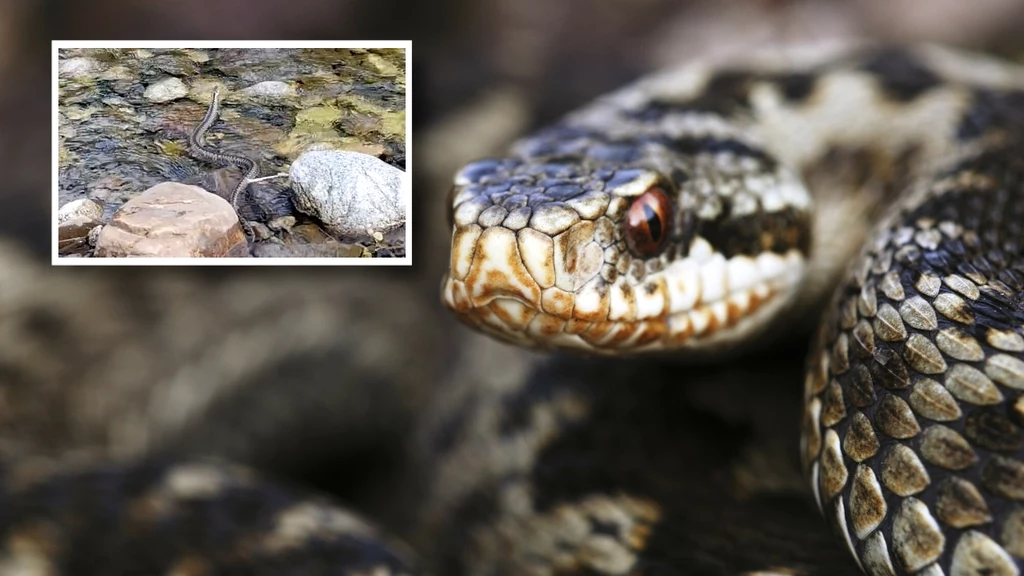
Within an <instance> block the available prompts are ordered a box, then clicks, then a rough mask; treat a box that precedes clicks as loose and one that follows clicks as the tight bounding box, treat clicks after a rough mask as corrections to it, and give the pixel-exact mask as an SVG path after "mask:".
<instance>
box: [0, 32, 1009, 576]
mask: <svg viewBox="0 0 1024 576" xmlns="http://www.w3.org/2000/svg"><path fill="white" fill-rule="evenodd" d="M208 116H209V114H208ZM1022 135H1024V70H1022V69H1021V68H1019V67H1017V66H1015V65H1013V64H1010V63H1006V62H1002V61H997V60H995V59H992V58H988V57H983V56H977V55H972V54H965V53H961V52H956V51H951V50H947V49H942V48H938V47H933V46H915V47H902V48H895V47H875V46H870V45H868V46H853V47H849V46H843V47H831V46H819V47H815V48H813V49H809V50H808V49H802V50H795V51H788V50H786V51H782V52H779V53H775V52H772V53H767V52H766V53H763V54H754V55H751V56H750V57H749V58H747V59H745V60H744V61H742V62H738V63H737V62H733V63H714V64H709V63H687V64H685V65H683V66H681V67H680V68H678V69H674V70H669V71H666V72H663V73H659V74H657V75H654V76H651V77H649V78H645V79H643V80H641V81H640V82H638V83H637V84H635V85H632V86H629V87H626V88H624V89H622V90H620V91H618V92H616V93H613V94H611V95H609V96H607V97H604V98H602V99H599V100H598V101H596V102H595V103H593V104H591V105H588V106H586V107H584V108H581V109H580V110H579V111H577V112H574V113H572V114H570V115H569V116H567V117H566V118H565V119H564V120H562V121H560V122H558V123H556V124H555V125H553V126H551V127H549V128H545V129H542V130H540V131H538V132H537V133H535V134H534V135H532V136H529V137H527V138H525V139H524V140H522V141H520V142H519V143H518V144H516V145H515V146H514V147H513V149H512V152H511V153H510V155H509V156H508V157H506V158H500V159H489V160H481V161H478V162H474V163H472V164H470V165H468V166H467V167H466V168H464V169H463V170H461V171H460V172H459V173H458V174H457V175H456V177H455V187H454V189H453V192H452V194H451V196H450V198H451V202H452V206H451V223H452V228H451V231H452V250H451V256H450V259H449V265H448V268H449V271H448V274H447V275H446V277H445V280H444V283H443V289H442V294H443V298H442V299H443V301H444V303H445V305H446V306H447V307H448V308H451V309H453V310H454V311H455V312H456V313H457V316H458V317H459V318H460V319H461V320H463V322H465V323H467V324H469V325H471V326H473V327H475V328H478V329H479V330H481V331H484V332H486V333H487V334H488V335H486V336H485V335H478V334H476V333H474V332H473V331H470V330H465V329H460V328H461V327H458V326H450V327H449V328H446V326H448V325H447V324H446V322H444V320H445V318H444V317H443V316H441V315H440V313H441V311H440V310H438V316H437V317H436V318H435V317H434V315H433V310H434V309H435V308H437V306H436V302H437V298H436V283H434V282H427V283H421V282H419V281H418V280H416V281H414V280H412V277H411V276H409V275H402V274H392V275H385V274H383V273H376V272H370V271H366V272H364V273H362V274H355V273H354V272H353V274H351V275H350V276H347V277H345V278H327V277H325V276H323V275H313V274H296V275H294V276H288V277H286V276H282V275H273V274H267V273H263V272H261V273H262V274H263V276H260V277H258V278H257V277H256V273H255V272H254V273H253V275H250V276H239V277H237V278H233V277H231V275H221V276H213V275H200V274H199V273H198V272H197V273H195V274H189V275H177V276H171V275H170V274H163V273H152V272H150V273H147V274H145V275H129V274H130V273H127V272H126V273H124V274H118V275H115V274H113V273H112V271H109V270H106V271H101V272H103V273H102V274H95V273H94V274H90V275H72V274H66V273H61V272H66V271H56V270H45V269H42V268H40V267H39V266H37V265H35V264H34V263H31V262H28V261H26V260H25V259H24V258H22V257H21V256H19V255H17V254H16V253H12V252H10V251H9V250H4V251H0V259H2V266H3V268H4V270H5V272H6V273H5V275H4V278H3V280H0V287H2V288H0V296H2V297H3V299H0V310H2V311H3V314H0V336H2V338H3V340H2V342H3V343H4V345H3V346H2V347H0V368H2V369H0V373H2V374H3V375H4V377H3V385H4V386H3V388H4V389H3V394H0V427H2V429H3V430H4V433H3V436H2V438H3V442H0V454H2V455H3V459H2V462H3V466H2V474H0V487H2V494H3V498H2V499H0V572H2V573H17V574H175V575H186V574H187V575H206V574H260V573H262V574H352V575H356V574H361V575H371V574H372V575H374V576H376V575H384V574H413V573H424V572H429V573H435V574H445V575H448V574H491V575H506V574H507V575H520V574H522V575H534V574H536V575H555V574H606V575H613V574H630V575H632V574H651V575H670V574H748V575H755V574H805V575H811V574H828V575H844V574H856V573H857V572H858V571H860V570H863V571H864V572H866V573H868V574H872V575H875V574H923V575H929V576H931V575H937V574H949V575H967V574H973V575H981V574H986V575H990V576H992V575H1003V574H1019V573H1020V570H1021V567H1022V566H1024V506H1022V504H1021V501H1022V500H1024V463H1022V462H1024V431H1022V430H1021V427H1022V425H1024V418H1022V414H1024V408H1022V405H1024V400H1021V390H1022V389H1024V305H1022V301H1024V237H1022V230H1021V227H1022V223H1024V191H1022V190H1021V186H1022V182H1024V180H1022V178H1024V156H1022V152H1024V144H1022V140H1021V138H1022ZM89 272H96V271H89ZM157 272H159V271H157ZM425 284H430V285H431V286H430V287H429V288H428V287H426V286H425ZM296 294H301V298H296V297H295V295H296ZM431 302H432V303H433V304H434V305H433V306H431V305H430V303H431ZM822 311H824V312H822ZM813 326H819V328H818V329H817V331H816V332H815V334H816V336H814V343H813V344H812V346H811V353H810V354H809V355H807V347H806V342H805V340H803V338H802V335H803V334H804V330H803V328H804V327H807V330H806V331H807V332H813V331H814V330H813ZM492 336H496V337H497V338H493V337H492ZM509 341H511V342H512V343H514V344H517V346H509V345H508V344H507V343H506V342H509ZM805 358H806V362H804V359H805ZM328 409H330V410H332V411H335V412H334V413H333V414H332V413H331V412H329V411H328ZM407 422H408V424H407V427H408V428H409V429H410V431H409V439H410V444H409V445H408V446H406V445H404V444H403V443H402V442H397V443H392V444H388V445H387V446H388V447H389V448H390V449H391V450H393V451H395V452H403V451H404V450H408V452H409V453H410V454H411V455H412V458H411V460H412V463H411V464H409V466H410V467H411V468H409V469H403V471H402V473H400V474H398V476H399V478H398V479H397V480H396V481H395V482H394V483H391V484H385V488H384V490H385V492H384V500H388V499H397V500H399V501H400V505H399V507H403V506H404V504H402V503H404V502H405V500H404V499H403V497H400V493H404V492H410V493H412V495H414V496H415V498H414V499H413V500H415V502H417V504H416V505H410V506H411V508H412V509H413V513H411V514H405V515H401V514H400V515H397V516H396V517H393V518H382V521H383V522H384V523H385V524H386V525H387V526H388V527H389V528H390V529H391V531H393V532H397V533H398V534H399V535H400V536H401V537H402V538H403V539H405V540H406V541H408V542H409V544H411V548H412V549H414V550H415V551H416V553H415V554H414V553H413V552H411V551H410V548H409V547H407V546H406V545H403V544H401V543H400V542H398V541H397V540H396V539H394V538H392V537H390V536H387V535H386V534H385V533H384V532H383V531H381V530H380V529H379V528H376V527H374V526H373V525H371V524H370V523H368V522H367V521H364V520H362V519H360V518H359V517H358V515H357V514H354V513H352V512H350V511H348V510H346V509H345V508H343V507H341V506H339V505H338V504H337V503H336V502H335V501H333V500H331V499H328V498H325V497H323V496H320V495H318V494H316V493H315V492H311V491H309V490H308V489H306V488H302V487H295V486H294V485H292V484H290V483H287V482H283V483H282V482H279V481H277V480H275V478H279V477H287V476H288V474H287V472H288V466H287V465H284V466H282V465H280V462H281V460H284V461H288V456H292V455H294V454H293V453H298V452H308V453H311V454H314V455H315V454H318V453H320V452H321V451H322V450H323V449H324V448H325V447H326V446H334V447H337V446H338V445H343V444H345V443H346V442H348V439H351V438H356V437H359V436H360V435H369V436H370V437H373V438H378V439H379V438H383V437H386V436H387V434H389V433H391V432H385V430H391V428H392V425H394V426H398V425H400V424H406V423H407ZM801 422H802V423H803V424H802V433H801ZM360 424H362V425H365V426H366V428H367V430H369V432H363V433H360V432H359V431H358V430H357V429H356V426H358V425H360ZM392 432H393V431H392ZM399 436H401V435H399ZM801 437H802V438H801ZM798 446H799V450H798ZM206 455H212V456H214V457H216V459H213V460H209V459H206V458H204V457H203V456H206ZM225 460H228V461H237V462H240V463H242V464H244V465H245V466H242V465H236V464H225V463H224V461H225ZM252 468H257V469H262V471H263V474H260V473H257V472H254V471H252ZM346 472H347V473H348V474H349V475H354V476H360V475H362V474H363V473H364V471H363V470H361V469H357V468H349V469H346ZM264 474H265V475H264ZM381 481H383V479H382V480H381ZM378 508H379V509H386V508H387V507H386V506H382V507H378ZM822 517H824V520H822ZM826 525H828V526H831V528H832V530H831V532H832V533H830V531H829V530H828V529H827V528H826ZM416 556H419V559H418V560H417V559H416V558H415V557H416Z"/></svg>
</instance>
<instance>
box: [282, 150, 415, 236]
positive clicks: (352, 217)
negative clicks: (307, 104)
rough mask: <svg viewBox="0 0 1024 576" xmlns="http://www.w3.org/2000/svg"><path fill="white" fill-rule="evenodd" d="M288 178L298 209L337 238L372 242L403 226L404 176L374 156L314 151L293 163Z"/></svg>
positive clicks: (301, 156) (337, 151)
mask: <svg viewBox="0 0 1024 576" xmlns="http://www.w3.org/2000/svg"><path fill="white" fill-rule="evenodd" d="M289 176H290V177H291V185H292V190H293V192H294V196H293V202H294V203H295V207H296V208H298V210H299V211H301V212H304V213H306V214H309V215H310V216H313V217H315V218H317V219H319V220H320V221H321V222H323V223H324V225H325V226H326V227H327V228H328V229H329V230H330V231H331V232H332V233H334V234H338V235H341V236H348V237H353V236H355V237H359V236H372V235H373V233H374V232H387V231H389V230H393V229H395V228H397V227H399V226H402V225H403V224H405V198H404V197H403V194H402V187H403V183H404V181H405V177H406V175H405V172H402V171H401V170H399V169H398V168H395V167H394V166H391V165H389V164H387V163H386V162H384V161H382V160H379V159H377V158H375V157H373V156H369V155H367V154H360V153H358V152H343V151H339V150H311V151H307V152H304V153H302V154H301V155H300V156H299V157H298V158H297V159H296V160H295V162H294V163H292V167H291V169H290V170H289Z"/></svg>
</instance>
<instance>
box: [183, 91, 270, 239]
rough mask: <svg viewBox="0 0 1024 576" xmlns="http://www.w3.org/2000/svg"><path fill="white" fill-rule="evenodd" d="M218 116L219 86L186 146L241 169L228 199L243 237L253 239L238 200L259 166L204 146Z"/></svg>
mask: <svg viewBox="0 0 1024 576" xmlns="http://www.w3.org/2000/svg"><path fill="white" fill-rule="evenodd" d="M219 116H220V88H216V89H214V91H213V98H212V99H211V100H210V107H209V108H208V109H207V110H206V115H205V116H203V121H202V122H200V123H199V125H198V126H196V127H195V129H194V130H193V131H192V134H190V135H189V139H188V148H189V151H190V152H191V153H192V155H193V156H194V157H195V158H197V159H199V160H202V161H204V162H210V163H214V164H222V165H231V166H237V167H238V168H241V170H242V179H241V180H239V181H238V184H237V185H235V188H234V189H233V190H232V191H231V196H230V197H229V201H230V202H231V207H232V208H234V210H235V213H236V214H238V221H239V222H240V223H241V225H242V230H244V231H245V237H246V239H248V240H249V241H251V240H252V239H253V237H254V236H253V231H252V227H251V226H249V223H248V222H246V220H245V218H244V217H243V216H242V214H241V212H240V211H239V202H240V201H242V200H244V196H245V193H246V190H247V189H248V187H249V183H250V182H252V181H253V180H255V179H256V177H257V176H259V166H257V164H256V162H255V161H254V160H252V159H251V158H247V157H245V156H241V155H238V154H227V153H224V152H218V151H216V150H213V149H210V148H207V147H205V145H204V144H205V142H204V136H205V135H206V131H207V130H209V129H210V127H211V126H213V124H214V123H215V122H217V118H218V117H219Z"/></svg>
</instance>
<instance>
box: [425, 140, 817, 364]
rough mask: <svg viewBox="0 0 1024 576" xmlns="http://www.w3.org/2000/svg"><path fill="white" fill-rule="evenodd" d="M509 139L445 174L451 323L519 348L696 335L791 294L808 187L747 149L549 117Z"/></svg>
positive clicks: (731, 324) (667, 345)
mask: <svg viewBox="0 0 1024 576" xmlns="http://www.w3.org/2000/svg"><path fill="white" fill-rule="evenodd" d="M516 152H517V154H516V155H515V156H513V157H510V158H505V159H489V160H480V161H477V162H474V163H471V164H469V165H468V166H466V167H465V168H463V169H462V170H461V171H460V172H459V173H458V174H457V175H456V177H455V185H454V189H453V191H452V194H451V203H452V205H451V219H452V225H453V234H452V249H451V263H450V267H449V272H448V274H447V275H446V277H445V279H444V284H443V287H442V299H443V301H444V303H445V304H446V306H447V307H449V308H450V309H451V310H453V311H454V312H455V313H456V314H457V315H458V316H459V317H460V319H462V320H463V321H464V322H466V323H468V324H470V325H472V326H474V327H476V328H478V329H480V330H482V331H484V332H487V333H489V334H492V335H494V336H497V337H499V338H501V339H504V340H508V341H511V342H514V343H517V344H521V345H527V346H534V347H543V348H569V349H576V350H584V351H588V352H595V353H603V354H624V353H631V352H638V351H656V350H677V349H704V348H707V347H709V346H711V345H713V344H716V343H720V342H722V341H725V340H729V339H733V338H736V337H737V335H738V333H739V331H741V330H746V329H748V328H749V326H747V325H749V324H750V323H751V322H759V323H761V324H763V323H764V322H763V321H762V320H758V319H757V316H758V314H759V311H760V312H764V310H765V309H767V308H769V307H770V305H779V304H781V303H782V302H783V300H784V299H785V298H781V297H780V295H785V296H787V297H791V295H792V294H793V293H794V292H795V290H794V289H793V285H794V284H795V283H796V281H797V280H798V279H799V277H800V274H801V272H802V268H803V261H804V256H805V252H806V251H807V247H808V244H809V225H808V221H809V220H808V210H809V198H808V196H807V193H806V191H805V190H804V188H803V186H802V185H801V184H800V183H799V180H798V179H797V177H796V176H795V175H793V174H791V173H790V172H789V171H788V170H786V169H785V168H783V167H781V166H779V165H777V164H776V163H775V162H774V161H772V159H771V158H770V157H769V156H767V155H766V154H764V153H763V152H760V150H759V149H757V148H756V147H753V146H752V145H749V144H747V143H744V142H742V141H739V140H729V139H720V138H712V137H706V136H694V135H664V134H662V135H658V137H652V136H651V135H649V134H648V135H642V137H641V138H621V137H620V138H613V137H610V136H608V135H607V134H602V133H597V132H593V131H586V130H581V129H573V128H571V127H566V126H564V125H563V126H560V127H555V128H552V129H549V130H548V131H546V132H543V133H541V134H539V135H538V136H536V137H534V138H532V139H530V140H527V141H525V142H523V143H521V144H520V145H519V147H518V148H517V150H516ZM762 315H763V314H762Z"/></svg>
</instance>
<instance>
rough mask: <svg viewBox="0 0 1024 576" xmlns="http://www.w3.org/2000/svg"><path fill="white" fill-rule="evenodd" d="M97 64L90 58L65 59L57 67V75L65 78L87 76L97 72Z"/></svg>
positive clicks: (98, 65)
mask: <svg viewBox="0 0 1024 576" xmlns="http://www.w3.org/2000/svg"><path fill="white" fill-rule="evenodd" d="M99 67H100V64H99V62H97V61H95V60H93V59H92V58H84V57H82V58H65V59H64V60H61V61H60V63H59V64H58V66H57V74H58V75H60V76H63V77H65V78H79V77H81V76H88V75H90V74H92V73H94V72H95V71H96V70H98V69H99Z"/></svg>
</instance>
